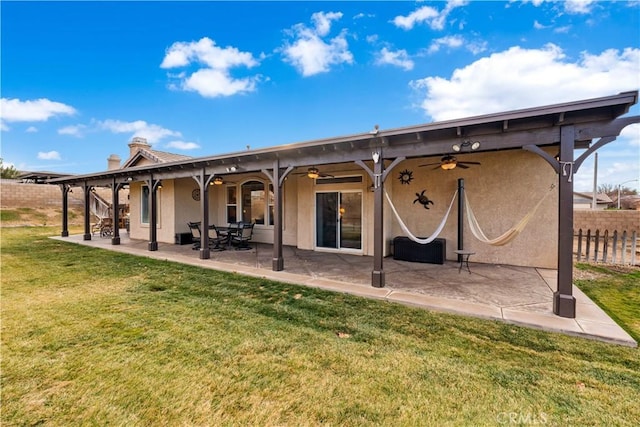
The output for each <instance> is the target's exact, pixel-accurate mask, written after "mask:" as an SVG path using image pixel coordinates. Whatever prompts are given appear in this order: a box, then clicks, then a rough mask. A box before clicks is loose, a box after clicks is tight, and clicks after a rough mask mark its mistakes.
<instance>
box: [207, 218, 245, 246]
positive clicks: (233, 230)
mask: <svg viewBox="0 0 640 427" xmlns="http://www.w3.org/2000/svg"><path fill="white" fill-rule="evenodd" d="M214 227H215V229H216V230H217V232H218V235H219V236H220V237H222V238H224V242H225V244H226V245H227V246H231V239H232V237H233V236H236V235H237V234H238V232H239V230H242V228H241V227H240V226H239V224H237V223H232V224H230V225H228V226H226V227H225V226H223V227H218V226H216V225H213V224H212V225H210V226H209V228H211V229H213V228H214Z"/></svg>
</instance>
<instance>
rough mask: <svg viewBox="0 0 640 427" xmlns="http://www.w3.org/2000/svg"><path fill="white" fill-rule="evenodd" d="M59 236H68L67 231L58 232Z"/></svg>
mask: <svg viewBox="0 0 640 427" xmlns="http://www.w3.org/2000/svg"><path fill="white" fill-rule="evenodd" d="M60 237H69V232H68V231H63V232H62V233H60Z"/></svg>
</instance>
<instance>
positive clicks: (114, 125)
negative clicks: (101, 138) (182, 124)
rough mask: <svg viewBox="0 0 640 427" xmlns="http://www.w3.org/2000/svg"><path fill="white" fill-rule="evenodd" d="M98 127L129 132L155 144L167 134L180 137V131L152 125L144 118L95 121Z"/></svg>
mask: <svg viewBox="0 0 640 427" xmlns="http://www.w3.org/2000/svg"><path fill="white" fill-rule="evenodd" d="M97 125H98V127H99V128H101V129H104V130H108V131H111V132H113V133H130V134H131V137H132V138H133V137H136V136H139V137H142V138H146V139H147V142H148V143H149V144H155V143H156V142H158V141H160V140H161V139H163V138H166V137H168V136H174V137H181V136H182V134H181V133H180V132H176V131H172V130H170V129H166V128H163V127H162V126H158V125H154V124H150V123H147V122H145V121H144V120H136V121H135V122H123V121H120V120H111V119H108V120H105V121H101V122H97Z"/></svg>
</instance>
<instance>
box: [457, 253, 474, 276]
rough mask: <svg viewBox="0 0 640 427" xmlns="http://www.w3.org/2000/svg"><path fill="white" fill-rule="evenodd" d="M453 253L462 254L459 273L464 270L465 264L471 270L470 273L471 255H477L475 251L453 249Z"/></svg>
mask: <svg viewBox="0 0 640 427" xmlns="http://www.w3.org/2000/svg"><path fill="white" fill-rule="evenodd" d="M453 253H455V254H458V255H460V266H459V267H458V274H460V271H462V266H463V264H466V265H467V271H468V272H469V274H471V270H470V269H469V257H470V256H471V255H475V252H472V251H463V250H459V251H453Z"/></svg>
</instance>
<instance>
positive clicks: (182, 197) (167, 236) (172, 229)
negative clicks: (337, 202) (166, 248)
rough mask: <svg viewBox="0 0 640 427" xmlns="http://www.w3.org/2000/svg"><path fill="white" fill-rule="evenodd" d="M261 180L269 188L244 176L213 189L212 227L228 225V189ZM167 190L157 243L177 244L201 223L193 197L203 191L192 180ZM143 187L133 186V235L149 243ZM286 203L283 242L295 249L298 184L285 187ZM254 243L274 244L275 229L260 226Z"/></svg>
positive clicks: (172, 184) (168, 182)
mask: <svg viewBox="0 0 640 427" xmlns="http://www.w3.org/2000/svg"><path fill="white" fill-rule="evenodd" d="M251 180H258V181H262V182H264V183H265V184H267V180H266V179H265V177H264V176H262V175H261V174H242V175H235V176H233V177H230V178H229V179H228V181H230V182H233V184H225V185H210V186H209V190H208V191H209V223H210V224H215V225H222V226H225V225H227V217H226V189H227V186H228V185H241V184H242V183H244V182H246V181H251ZM162 184H163V187H162V189H161V190H159V194H160V196H159V197H160V199H159V200H160V205H161V207H160V209H159V218H160V220H159V223H158V228H157V230H158V232H157V240H158V242H163V243H174V242H175V234H176V233H188V232H189V228H188V226H187V223H188V222H191V221H200V215H201V212H200V201H197V200H194V199H193V197H192V192H193V190H195V189H197V188H199V187H198V185H197V183H196V182H195V181H194V180H193V179H192V178H181V179H176V180H163V182H162ZM141 188H142V183H132V185H131V197H130V198H131V231H130V235H131V237H132V238H134V239H148V238H149V226H148V224H142V223H141V222H140V215H141V209H140V200H141ZM284 193H285V194H284V200H285V203H286V204H287V208H286V209H285V210H284V224H283V242H284V244H285V245H295V244H296V239H297V234H296V231H297V183H296V180H295V179H294V180H287V181H286V183H285V185H284ZM253 240H254V241H256V242H269V243H270V242H272V241H273V226H270V225H256V226H255V228H254V234H253Z"/></svg>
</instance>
